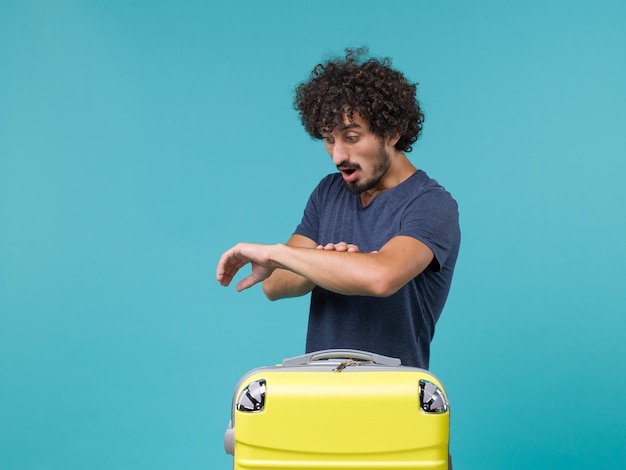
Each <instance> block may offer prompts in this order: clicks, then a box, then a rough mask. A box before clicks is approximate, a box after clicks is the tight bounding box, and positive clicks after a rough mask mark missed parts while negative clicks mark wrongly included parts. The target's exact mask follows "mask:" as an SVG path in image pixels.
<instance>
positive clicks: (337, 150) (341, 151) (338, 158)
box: [328, 139, 349, 165]
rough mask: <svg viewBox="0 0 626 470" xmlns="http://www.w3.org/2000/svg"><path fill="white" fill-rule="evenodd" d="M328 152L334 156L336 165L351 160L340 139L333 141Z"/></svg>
mask: <svg viewBox="0 0 626 470" xmlns="http://www.w3.org/2000/svg"><path fill="white" fill-rule="evenodd" d="M328 153H329V154H330V156H331V157H332V159H333V163H334V164H335V165H339V164H341V163H343V162H345V161H347V160H349V155H348V152H347V149H346V147H345V145H344V144H343V143H342V142H341V140H339V139H338V140H336V141H335V142H333V144H332V145H331V146H330V147H329V148H328Z"/></svg>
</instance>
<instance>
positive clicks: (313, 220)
mask: <svg viewBox="0 0 626 470" xmlns="http://www.w3.org/2000/svg"><path fill="white" fill-rule="evenodd" d="M295 233H296V234H299V235H303V236H305V237H308V238H310V239H311V240H314V241H315V242H317V243H318V244H322V245H325V244H326V243H338V242H346V243H354V244H356V245H358V246H359V248H360V250H361V251H362V252H371V251H375V250H380V248H381V247H382V246H383V245H385V243H387V242H388V241H389V240H391V239H392V238H393V237H395V236H398V235H405V236H409V237H413V238H416V239H417V240H419V241H421V242H422V243H424V244H426V245H427V246H428V247H429V248H430V249H431V250H432V252H433V254H434V260H433V262H432V263H431V264H430V266H429V267H428V268H427V269H425V270H424V271H423V272H422V273H421V274H420V275H418V276H417V277H415V278H414V279H412V280H411V281H410V282H409V283H408V284H406V285H405V286H404V287H402V288H401V289H400V290H399V291H398V292H396V293H395V294H393V295H391V296H390V297H386V298H379V297H368V296H346V295H342V294H336V293H334V292H330V291H328V290H326V289H323V288H321V287H319V286H317V287H315V288H314V289H313V291H312V292H311V307H310V313H309V325H308V331H307V340H306V351H307V352H312V351H319V350H322V349H336V348H341V349H360V350H364V351H370V352H374V353H378V354H383V355H386V356H392V357H398V358H400V359H401V361H402V363H403V364H404V365H408V366H414V367H422V368H424V369H428V364H429V359H430V342H431V340H432V338H433V334H434V332H435V323H436V322H437V320H438V318H439V315H440V314H441V311H442V309H443V306H444V304H445V301H446V298H447V296H448V292H449V290H450V284H451V282H452V274H453V271H454V265H455V263H456V259H457V255H458V251H459V244H460V238H461V236H460V230H459V215H458V208H457V203H456V201H455V200H454V199H453V198H452V196H451V195H450V194H449V193H448V192H447V191H446V190H445V189H444V188H443V187H442V186H440V185H439V184H438V183H437V182H436V181H435V180H433V179H431V178H429V177H428V175H426V173H425V172H423V171H421V170H419V171H417V172H416V173H414V174H413V175H412V176H411V177H409V178H408V179H407V180H405V181H404V182H402V183H401V184H399V185H398V186H395V187H393V188H391V189H389V190H387V191H385V192H383V193H381V194H379V195H378V196H376V197H375V198H374V200H373V201H372V202H371V203H370V204H369V205H368V206H367V207H363V206H362V205H361V202H360V198H359V196H358V195H355V194H352V193H350V192H349V191H348V190H347V189H345V188H344V186H343V182H342V178H341V175H340V174H339V173H334V174H331V175H328V176H326V177H325V178H324V179H322V181H321V182H320V183H319V185H318V186H317V187H316V188H315V190H314V191H313V193H312V194H311V196H310V198H309V201H308V203H307V206H306V208H305V210H304V216H303V218H302V221H301V223H300V224H299V225H298V227H297V228H296V231H295Z"/></svg>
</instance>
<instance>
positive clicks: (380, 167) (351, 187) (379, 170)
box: [343, 143, 391, 194]
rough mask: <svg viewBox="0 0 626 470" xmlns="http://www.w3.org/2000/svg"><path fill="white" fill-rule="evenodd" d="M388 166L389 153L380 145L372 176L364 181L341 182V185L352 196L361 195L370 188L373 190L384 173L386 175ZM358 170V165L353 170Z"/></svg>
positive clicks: (389, 162) (389, 163) (389, 161)
mask: <svg viewBox="0 0 626 470" xmlns="http://www.w3.org/2000/svg"><path fill="white" fill-rule="evenodd" d="M390 166H391V157H390V156H389V153H388V152H387V151H386V150H385V147H384V145H383V144H382V143H381V145H380V147H379V148H378V155H377V158H376V165H374V174H373V175H372V176H370V177H369V178H367V179H366V180H364V181H354V182H347V181H343V185H344V187H345V188H346V189H347V190H348V191H350V192H351V193H352V194H361V193H362V192H363V191H368V190H370V189H372V188H375V187H376V186H377V185H378V183H380V180H381V179H382V178H383V176H385V173H387V170H388V169H389V167H390ZM360 168H361V167H360V165H358V166H357V167H355V170H356V169H360Z"/></svg>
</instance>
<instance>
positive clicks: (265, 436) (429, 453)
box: [224, 350, 452, 470]
mask: <svg viewBox="0 0 626 470" xmlns="http://www.w3.org/2000/svg"><path fill="white" fill-rule="evenodd" d="M449 436H450V407H449V403H448V398H447V395H446V392H445V390H444V387H443V385H442V384H441V382H440V381H439V380H438V379H437V378H436V377H434V376H433V375H432V374H431V373H430V372H428V371H426V370H424V369H418V368H415V367H406V366H402V365H401V364H400V360H399V359H395V358H390V357H386V356H381V355H377V354H373V353H369V352H365V351H356V350H326V351H319V352H315V353H310V354H306V355H304V356H298V357H294V358H290V359H285V360H284V361H283V363H282V364H281V365H277V366H270V367H262V368H259V369H255V370H252V371H251V372H249V373H248V374H246V375H245V376H244V377H242V379H241V380H240V381H239V384H238V385H237V387H236V389H235V393H234V397H233V406H232V414H231V421H230V423H229V425H228V429H227V430H226V435H225V437H224V447H225V449H226V452H227V453H229V454H232V455H233V468H234V469H235V470H243V469H273V470H278V469H290V470H291V469H293V470H295V469H386V470H389V469H441V470H449V469H451V468H452V463H451V459H450V456H449V440H450V439H449Z"/></svg>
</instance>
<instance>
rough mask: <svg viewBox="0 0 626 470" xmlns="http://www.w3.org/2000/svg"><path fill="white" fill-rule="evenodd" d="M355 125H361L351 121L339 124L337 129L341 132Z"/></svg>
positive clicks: (355, 126)
mask: <svg viewBox="0 0 626 470" xmlns="http://www.w3.org/2000/svg"><path fill="white" fill-rule="evenodd" d="M357 127H361V124H359V123H356V122H354V121H352V122H351V123H350V124H342V125H341V126H339V130H340V131H341V132H343V131H345V130H348V129H354V128H357Z"/></svg>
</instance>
